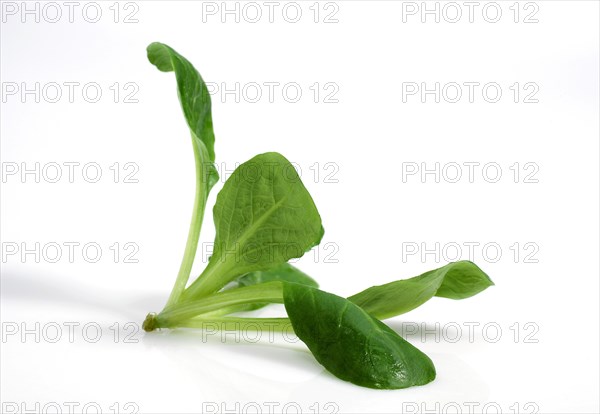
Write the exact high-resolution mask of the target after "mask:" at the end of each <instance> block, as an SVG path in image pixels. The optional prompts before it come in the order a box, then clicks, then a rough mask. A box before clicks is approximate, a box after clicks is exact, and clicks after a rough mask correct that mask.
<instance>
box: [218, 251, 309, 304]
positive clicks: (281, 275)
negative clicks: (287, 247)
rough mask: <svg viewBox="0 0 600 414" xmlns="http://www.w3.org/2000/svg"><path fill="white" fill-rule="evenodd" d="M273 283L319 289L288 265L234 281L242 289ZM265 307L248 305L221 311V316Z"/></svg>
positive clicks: (250, 274) (304, 275)
mask: <svg viewBox="0 0 600 414" xmlns="http://www.w3.org/2000/svg"><path fill="white" fill-rule="evenodd" d="M273 281H280V282H292V283H299V284H301V285H306V286H311V287H315V288H318V287H319V284H318V283H317V281H316V280H315V279H313V278H312V277H310V276H309V275H307V274H306V273H304V272H303V271H301V270H300V269H298V268H297V267H294V266H292V265H291V264H289V263H284V264H282V265H279V266H276V267H274V268H272V269H269V270H259V271H257V272H252V273H248V274H247V275H244V276H241V277H238V278H237V279H236V280H235V283H236V285H237V287H244V286H252V285H259V284H261V283H268V282H273ZM235 288H236V287H233V289H235ZM267 305H268V303H248V304H245V305H240V306H237V307H230V308H227V309H223V310H222V312H221V315H227V314H231V313H234V312H248V311H253V310H256V309H261V308H263V307H265V306H267Z"/></svg>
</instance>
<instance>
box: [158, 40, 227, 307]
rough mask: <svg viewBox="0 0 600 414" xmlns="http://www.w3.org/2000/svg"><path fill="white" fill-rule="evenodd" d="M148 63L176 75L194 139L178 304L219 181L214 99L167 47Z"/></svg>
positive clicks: (161, 47)
mask: <svg viewBox="0 0 600 414" xmlns="http://www.w3.org/2000/svg"><path fill="white" fill-rule="evenodd" d="M147 52H148V60H150V63H152V64H153V65H155V66H156V67H157V68H158V69H159V70H160V71H163V72H171V71H174V72H175V77H176V79H177V92H178V95H179V101H180V103H181V108H182V109H183V113H184V115H185V119H186V121H187V124H188V127H189V129H190V132H191V135H192V147H193V150H194V160H195V165H196V192H195V199H194V208H193V210H192V220H191V223H190V229H189V232H188V239H187V243H186V245H185V252H184V255H183V259H182V261H181V266H180V268H179V273H178V275H177V279H176V281H175V285H174V286H173V290H172V291H171V295H170V297H169V300H168V302H167V306H169V305H172V304H174V303H175V302H177V301H178V300H179V298H180V296H181V294H182V293H183V291H184V289H185V286H186V284H187V281H188V279H189V276H190V272H191V270H192V264H193V262H194V257H195V256H196V250H197V248H198V239H199V237H200V230H201V228H202V221H203V218H204V210H205V208H206V200H207V199H208V194H209V193H210V190H211V189H212V187H213V186H214V185H215V183H216V182H217V181H218V179H219V174H218V173H217V170H216V168H215V166H214V160H215V150H214V144H215V135H214V132H213V124H212V115H211V102H210V95H209V93H208V89H207V87H206V84H205V83H204V80H202V77H201V76H200V74H199V73H198V71H197V70H196V69H195V68H194V66H192V64H191V63H190V62H188V60H187V59H185V58H184V57H183V56H181V55H180V54H179V53H177V52H176V51H175V50H173V49H172V48H170V47H169V46H167V45H165V44H163V43H152V44H150V45H149V46H148V48H147Z"/></svg>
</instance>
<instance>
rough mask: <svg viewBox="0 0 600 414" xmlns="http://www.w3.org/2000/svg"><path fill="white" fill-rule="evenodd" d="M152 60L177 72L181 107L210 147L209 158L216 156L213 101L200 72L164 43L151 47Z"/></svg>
mask: <svg viewBox="0 0 600 414" xmlns="http://www.w3.org/2000/svg"><path fill="white" fill-rule="evenodd" d="M147 52H148V60H149V61H150V63H152V64H153V65H154V66H156V67H157V69H158V70H160V71H162V72H173V71H174V72H175V77H176V78H177V92H178V95H179V101H180V103H181V109H183V113H184V115H185V120H186V121H187V124H188V127H189V128H190V131H192V133H193V134H194V136H195V137H196V138H198V139H199V140H200V141H201V142H202V144H203V145H204V146H205V147H206V151H207V153H208V160H207V161H211V162H214V160H215V134H214V131H213V123H212V113H211V101H210V94H209V93H208V88H207V87H206V84H205V83H204V80H203V79H202V76H200V73H198V71H197V70H196V68H194V66H193V65H192V64H191V63H190V62H189V61H188V60H187V59H186V58H184V57H183V56H181V55H180V54H179V53H177V52H176V51H175V50H173V49H172V48H171V47H169V46H167V45H165V44H164V43H158V42H155V43H152V44H150V45H149V46H148V48H147Z"/></svg>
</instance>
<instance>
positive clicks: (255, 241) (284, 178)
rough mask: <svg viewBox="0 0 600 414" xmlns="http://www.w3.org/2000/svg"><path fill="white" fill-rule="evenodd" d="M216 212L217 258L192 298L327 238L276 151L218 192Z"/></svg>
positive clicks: (191, 293) (189, 292) (237, 173)
mask: <svg viewBox="0 0 600 414" xmlns="http://www.w3.org/2000/svg"><path fill="white" fill-rule="evenodd" d="M213 212H214V219H215V227H216V237H215V244H214V251H213V255H212V256H211V258H210V260H209V263H208V265H207V267H206V269H205V270H204V272H203V273H202V275H200V277H199V278H198V279H197V280H196V281H195V282H194V283H193V284H192V285H191V286H190V287H189V288H188V289H187V291H186V293H185V297H186V298H188V299H190V298H194V297H202V296H206V295H208V294H211V293H213V292H216V291H217V290H219V289H221V288H222V287H223V286H225V284H227V283H228V282H230V281H232V280H233V279H235V278H236V277H238V276H241V275H245V274H247V273H250V272H255V271H264V270H268V269H271V268H273V267H275V266H278V265H281V264H283V263H286V262H287V261H288V260H290V259H292V258H297V257H301V256H302V255H303V254H304V253H305V252H306V251H307V250H309V249H310V248H311V247H313V246H315V245H317V244H318V243H319V242H320V241H321V238H322V237H323V226H322V225H321V216H320V215H319V212H318V211H317V207H316V206H315V203H314V201H313V199H312V198H311V196H310V194H309V193H308V191H307V190H306V188H305V187H304V185H303V184H302V181H301V180H300V177H299V176H298V173H297V172H296V170H295V169H294V167H293V165H292V164H291V163H290V162H289V161H288V160H287V159H286V158H285V157H283V156H282V155H281V154H278V153H275V152H269V153H265V154H260V155H257V156H256V157H254V158H252V159H251V160H249V161H247V162H245V163H244V164H242V165H240V166H239V167H238V168H237V169H236V170H235V171H234V172H233V174H232V175H231V177H229V179H228V180H227V182H226V183H225V185H224V186H223V189H222V190H221V191H220V192H219V195H218V196H217V202H216V204H215V207H214V210H213Z"/></svg>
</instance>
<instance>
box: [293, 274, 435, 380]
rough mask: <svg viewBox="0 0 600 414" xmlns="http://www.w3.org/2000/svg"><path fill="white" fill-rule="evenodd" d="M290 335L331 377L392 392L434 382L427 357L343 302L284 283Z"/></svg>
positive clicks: (350, 303)
mask: <svg viewBox="0 0 600 414" xmlns="http://www.w3.org/2000/svg"><path fill="white" fill-rule="evenodd" d="M283 298H284V304H285V309H286V311H287V313H288V316H289V317H290V320H291V322H292V326H293V328H294V332H295V333H296V335H298V337H299V338H300V339H301V340H302V341H303V342H304V343H305V344H306V345H307V346H308V348H309V349H310V351H311V352H312V353H313V355H314V356H315V358H316V359H317V361H319V363H320V364H322V365H323V366H324V367H325V368H326V369H327V370H328V371H330V372H331V373H332V374H334V375H335V376H336V377H338V378H340V379H343V380H345V381H350V382H352V383H354V384H357V385H361V386H363V387H369V388H382V389H397V388H407V387H411V386H414V385H424V384H427V383H429V382H431V381H433V380H434V379H435V367H434V365H433V362H432V361H431V359H429V357H427V355H425V354H424V353H422V352H421V351H419V350H418V349H417V348H415V347H414V346H413V345H411V344H410V343H408V342H407V341H405V340H404V339H402V337H400V336H399V335H398V334H397V333H396V332H394V331H393V330H391V329H390V328H389V327H387V326H386V325H385V324H384V323H382V322H380V321H379V320H377V319H375V318H373V317H372V316H370V315H369V314H368V313H366V312H365V311H364V310H362V309H361V308H360V307H358V306H356V305H355V304H353V303H352V302H350V301H349V300H347V299H344V298H341V297H339V296H336V295H333V294H331V293H327V292H323V291H320V290H318V289H315V288H311V287H307V286H303V285H299V284H293V283H285V284H284V287H283Z"/></svg>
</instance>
